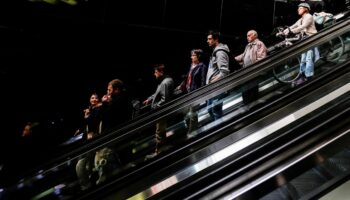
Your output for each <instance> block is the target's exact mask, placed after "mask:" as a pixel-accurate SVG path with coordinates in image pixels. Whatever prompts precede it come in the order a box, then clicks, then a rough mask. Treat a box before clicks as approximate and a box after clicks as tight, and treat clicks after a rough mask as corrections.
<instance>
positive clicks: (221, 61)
mask: <svg viewBox="0 0 350 200" xmlns="http://www.w3.org/2000/svg"><path fill="white" fill-rule="evenodd" d="M216 56H217V65H218V68H219V71H220V73H219V74H218V76H219V77H220V78H223V77H225V76H226V75H228V74H229V73H230V69H229V66H228V65H229V63H228V62H229V57H228V55H227V53H226V52H224V51H218V52H217V53H216Z"/></svg>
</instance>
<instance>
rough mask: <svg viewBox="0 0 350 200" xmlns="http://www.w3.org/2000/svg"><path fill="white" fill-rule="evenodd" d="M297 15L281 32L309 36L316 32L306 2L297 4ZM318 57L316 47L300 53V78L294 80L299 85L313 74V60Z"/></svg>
mask: <svg viewBox="0 0 350 200" xmlns="http://www.w3.org/2000/svg"><path fill="white" fill-rule="evenodd" d="M298 15H300V16H301V17H300V19H299V20H298V21H297V22H296V23H295V24H293V25H292V26H290V27H288V28H287V29H285V30H284V31H283V34H285V35H288V34H289V32H292V33H294V34H297V33H302V34H303V35H305V36H311V35H314V34H316V33H317V29H316V26H315V21H314V18H313V17H312V15H311V14H310V5H309V4H308V3H300V4H299V5H298ZM317 59H319V52H318V49H317V48H312V49H310V50H308V51H307V52H305V53H303V54H302V55H301V63H300V72H301V76H300V78H299V79H298V80H297V81H296V82H295V84H296V85H299V84H301V83H303V82H304V81H306V80H307V79H308V78H309V77H312V76H313V75H314V62H315V61H316V60H317Z"/></svg>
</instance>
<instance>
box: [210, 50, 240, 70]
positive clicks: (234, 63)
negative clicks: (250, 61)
mask: <svg viewBox="0 0 350 200" xmlns="http://www.w3.org/2000/svg"><path fill="white" fill-rule="evenodd" d="M219 51H223V52H225V53H226V54H227V55H228V59H229V60H228V65H229V66H228V69H229V70H230V73H232V72H235V71H238V70H240V69H242V66H241V65H240V64H239V63H238V62H237V61H236V60H235V59H234V58H235V57H234V56H233V54H232V53H231V52H229V51H227V50H225V49H218V50H216V51H214V52H213V54H212V56H213V57H216V53H217V52H219Z"/></svg>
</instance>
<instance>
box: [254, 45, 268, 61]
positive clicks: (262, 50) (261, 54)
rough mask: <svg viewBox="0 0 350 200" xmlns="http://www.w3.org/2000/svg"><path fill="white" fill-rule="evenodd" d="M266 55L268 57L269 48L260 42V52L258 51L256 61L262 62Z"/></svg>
mask: <svg viewBox="0 0 350 200" xmlns="http://www.w3.org/2000/svg"><path fill="white" fill-rule="evenodd" d="M266 55H267V48H266V46H265V44H264V43H263V42H261V41H260V42H259V43H258V51H257V56H256V59H257V60H261V59H263V58H265V57H266Z"/></svg>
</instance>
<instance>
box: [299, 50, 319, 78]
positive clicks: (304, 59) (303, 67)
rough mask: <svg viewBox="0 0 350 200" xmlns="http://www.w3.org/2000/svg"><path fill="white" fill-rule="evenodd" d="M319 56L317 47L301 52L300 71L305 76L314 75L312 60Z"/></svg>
mask: <svg viewBox="0 0 350 200" xmlns="http://www.w3.org/2000/svg"><path fill="white" fill-rule="evenodd" d="M319 58H320V53H319V50H318V48H317V47H315V48H313V49H310V50H308V51H307V52H305V53H303V54H301V62H300V72H302V73H304V74H305V76H306V77H311V76H313V75H314V62H315V61H317V60H318V59H319Z"/></svg>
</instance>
